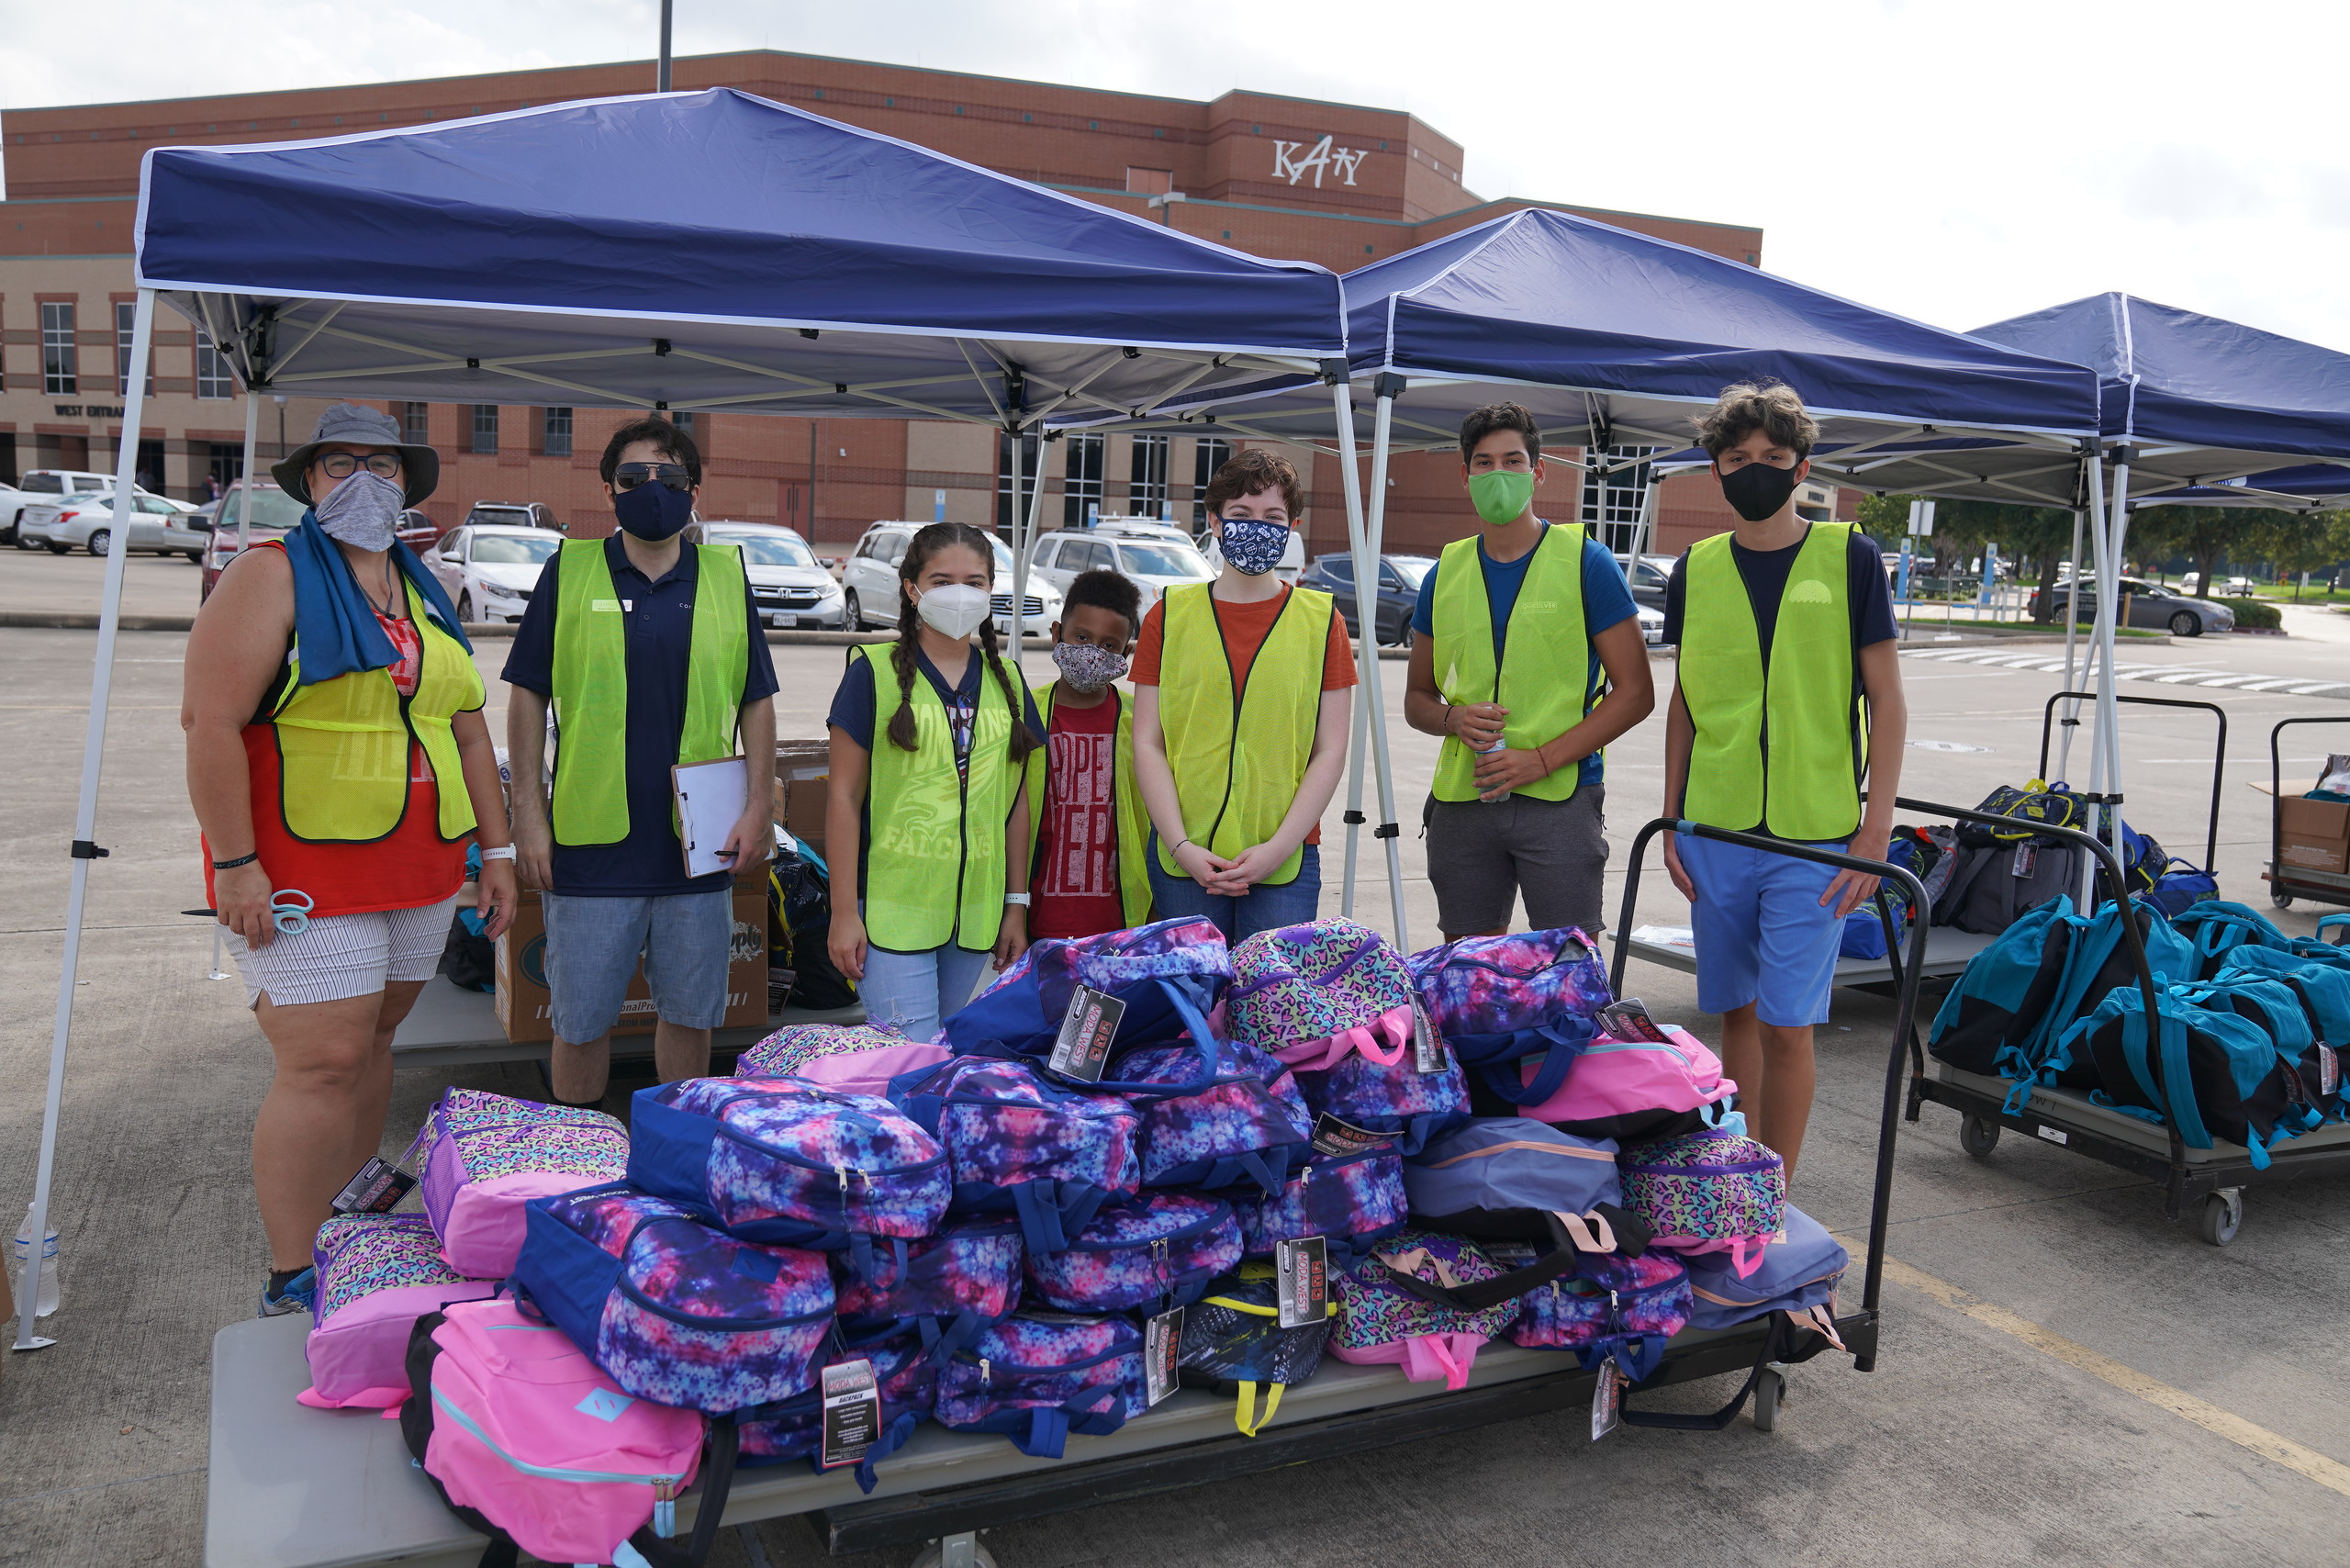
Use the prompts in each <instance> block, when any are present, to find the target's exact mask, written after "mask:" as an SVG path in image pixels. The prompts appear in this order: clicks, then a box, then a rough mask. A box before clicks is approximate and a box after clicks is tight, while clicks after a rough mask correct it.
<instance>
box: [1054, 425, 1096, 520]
mask: <svg viewBox="0 0 2350 1568" xmlns="http://www.w3.org/2000/svg"><path fill="white" fill-rule="evenodd" d="M1061 444H1062V445H1063V446H1065V447H1067V448H1069V452H1068V454H1067V455H1066V456H1065V457H1064V459H1063V466H1062V469H1061V474H1062V478H1061V526H1062V527H1063V528H1083V527H1085V526H1086V525H1087V524H1089V523H1091V521H1093V520H1094V519H1095V518H1096V517H1098V516H1100V515H1101V512H1102V446H1103V445H1104V444H1105V442H1104V440H1103V438H1102V437H1101V436H1099V435H1073V436H1069V437H1067V438H1066V439H1064V440H1063V441H1062V442H1061Z"/></svg>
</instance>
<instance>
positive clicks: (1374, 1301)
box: [1328, 1229, 1518, 1392]
mask: <svg viewBox="0 0 2350 1568" xmlns="http://www.w3.org/2000/svg"><path fill="white" fill-rule="evenodd" d="M1503 1273H1504V1270H1503V1269H1502V1267H1501V1265H1500V1264H1498V1263H1496V1262H1494V1260H1492V1259H1491V1258H1489V1257H1487V1256H1486V1255H1485V1253H1484V1252H1483V1249H1480V1248H1479V1247H1478V1245H1477V1244H1476V1243H1475V1242H1473V1241H1471V1240H1469V1239H1468V1238H1465V1237H1459V1236H1443V1235H1439V1234H1438V1233H1437V1232H1435V1231H1428V1230H1414V1229H1404V1230H1401V1231H1398V1232H1396V1233H1395V1234H1394V1235H1393V1236H1391V1237H1389V1238H1387V1239H1386V1240H1384V1241H1382V1242H1381V1243H1380V1244H1379V1245H1378V1246H1377V1247H1375V1248H1373V1249H1371V1252H1370V1254H1369V1255H1368V1256H1366V1257H1364V1258H1362V1259H1361V1260H1360V1261H1358V1262H1357V1263H1356V1264H1355V1265H1354V1266H1353V1267H1352V1268H1351V1269H1349V1270H1348V1271H1346V1272H1344V1273H1340V1272H1338V1271H1337V1270H1336V1269H1333V1270H1332V1271H1331V1281H1332V1292H1331V1294H1332V1295H1333V1296H1334V1297H1335V1298H1336V1299H1335V1301H1334V1303H1333V1306H1332V1311H1333V1314H1334V1315H1335V1316H1337V1327H1336V1329H1335V1330H1333V1332H1332V1333H1331V1335H1330V1343H1329V1347H1328V1348H1329V1351H1330V1354H1332V1355H1334V1356H1336V1357H1337V1358H1338V1359H1339V1360H1340V1361H1355V1362H1362V1363H1371V1364H1387V1365H1395V1366H1401V1367H1402V1368H1403V1369H1404V1376H1405V1377H1407V1378H1409V1379H1411V1380H1412V1381H1413V1382H1414V1383H1428V1382H1433V1381H1436V1380H1438V1379H1441V1380H1442V1381H1443V1383H1444V1385H1445V1387H1446V1388H1447V1389H1449V1390H1452V1391H1455V1392H1458V1391H1459V1390H1460V1389H1462V1388H1465V1387H1467V1386H1468V1383H1469V1370H1470V1368H1471V1367H1472V1365H1473V1364H1474V1363H1475V1361H1476V1360H1477V1350H1478V1347H1479V1346H1481V1345H1483V1344H1484V1342H1485V1341H1486V1340H1488V1339H1490V1338H1493V1337H1494V1335H1496V1334H1499V1333H1501V1332H1502V1331H1503V1330H1505V1329H1506V1328H1507V1327H1509V1326H1510V1325H1511V1324H1513V1323H1515V1322H1516V1321H1517V1313H1518V1304H1517V1302H1516V1299H1515V1298H1510V1299H1506V1300H1504V1301H1502V1302H1500V1303H1498V1304H1496V1305H1492V1306H1486V1307H1482V1308H1478V1309H1476V1310H1473V1311H1471V1310H1464V1309H1462V1308H1460V1307H1458V1306H1454V1305H1449V1304H1447V1303H1445V1302H1443V1301H1442V1300H1441V1299H1440V1296H1439V1297H1438V1299H1433V1300H1432V1299H1428V1298H1427V1297H1424V1296H1422V1295H1420V1294H1415V1293H1413V1292H1412V1291H1410V1290H1409V1289H1408V1288H1406V1287H1405V1286H1404V1284H1402V1283H1401V1282H1400V1281H1401V1280H1412V1281H1417V1282H1422V1283H1425V1284H1428V1285H1432V1286H1434V1287H1436V1289H1437V1292H1438V1293H1441V1292H1444V1291H1449V1290H1457V1289H1459V1288H1460V1287H1461V1286H1463V1285H1474V1284H1477V1283H1479V1282H1482V1281H1487V1280H1498V1279H1500V1278H1501V1277H1502V1275H1503Z"/></svg>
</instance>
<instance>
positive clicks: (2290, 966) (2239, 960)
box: [2219, 946, 2350, 1047]
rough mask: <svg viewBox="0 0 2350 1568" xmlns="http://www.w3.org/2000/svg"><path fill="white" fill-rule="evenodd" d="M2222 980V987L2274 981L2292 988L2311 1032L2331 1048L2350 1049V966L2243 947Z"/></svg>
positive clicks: (2270, 949) (2235, 953)
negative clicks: (2237, 983) (2259, 981)
mask: <svg viewBox="0 0 2350 1568" xmlns="http://www.w3.org/2000/svg"><path fill="white" fill-rule="evenodd" d="M2345 958H2350V955H2345ZM2219 980H2220V983H2221V984H2222V985H2224V984H2226V983H2228V982H2229V981H2231V980H2277V981H2278V982H2279V983H2281V984H2284V985H2286V986H2289V987H2290V988H2291V989H2292V991H2293V994H2294V995H2295V996H2296V997H2298V998H2300V1003H2301V1011H2302V1012H2303V1013H2304V1014H2308V1016H2309V1021H2310V1029H2311V1033H2313V1034H2315V1035H2316V1036H2317V1037H2318V1038H2319V1039H2321V1040H2323V1041H2324V1042H2325V1043H2326V1044H2328V1045H2330V1046H2344V1047H2350V963H2344V964H2329V963H2323V962H2321V961H2319V960H2318V959H2316V958H2311V956H2309V955H2308V954H2305V953H2287V952H2281V951H2279V950H2278V949H2277V948H2275V947H2254V946H2243V947H2238V948H2236V949H2235V950H2234V951H2233V952H2231V953H2230V954H2229V955H2228V967H2227V968H2225V969H2221V971H2220V974H2219Z"/></svg>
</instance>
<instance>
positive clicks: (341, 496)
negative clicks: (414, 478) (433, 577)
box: [312, 468, 408, 550]
mask: <svg viewBox="0 0 2350 1568" xmlns="http://www.w3.org/2000/svg"><path fill="white" fill-rule="evenodd" d="M407 498H408V493H407V492H406V491H405V490H403V489H401V488H400V487H399V485H398V484H397V482H396V481H394V480H391V479H386V478H385V477H383V476H381V475H378V474H371V473H369V472H368V471H367V470H366V469H364V468H362V469H360V470H359V471H358V472H356V473H354V474H353V475H352V476H351V477H350V478H348V479H345V480H344V481H343V482H342V483H341V484H340V485H337V486H336V487H334V488H333V490H332V491H330V492H329V494H328V496H327V498H326V499H325V500H322V501H320V502H319V504H318V505H317V507H315V508H313V509H312V510H313V511H314V512H315V514H316V515H317V517H318V520H319V527H320V528H323V529H325V530H326V531H327V534H328V537H330V538H332V539H339V540H341V542H342V543H345V544H348V545H350V546H352V547H353V549H357V550H388V549H390V548H391V547H392V541H393V540H394V539H395V538H396V537H397V527H398V524H399V517H400V502H401V501H403V500H405V499H407Z"/></svg>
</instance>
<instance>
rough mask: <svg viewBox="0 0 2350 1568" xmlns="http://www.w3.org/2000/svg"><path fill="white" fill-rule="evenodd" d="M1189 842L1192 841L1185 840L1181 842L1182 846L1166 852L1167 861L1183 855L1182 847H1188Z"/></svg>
mask: <svg viewBox="0 0 2350 1568" xmlns="http://www.w3.org/2000/svg"><path fill="white" fill-rule="evenodd" d="M1191 842H1192V841H1191V840H1190V839H1188V838H1187V839H1185V840H1184V841H1183V843H1182V844H1179V845H1177V846H1175V847H1174V848H1172V849H1170V850H1169V851H1168V852H1167V857H1168V858H1169V860H1172V859H1174V858H1175V857H1177V856H1178V855H1181V854H1182V853H1183V847H1184V845H1188V844H1190V843H1191Z"/></svg>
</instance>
